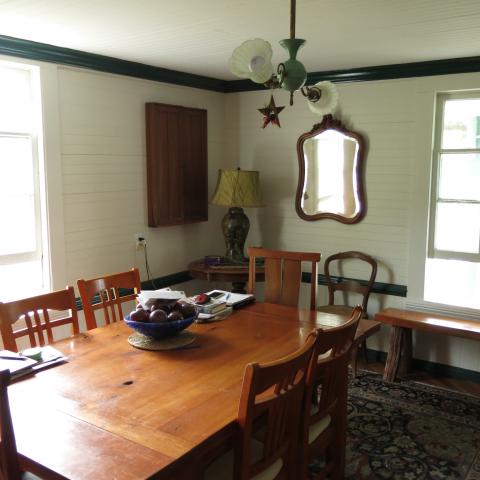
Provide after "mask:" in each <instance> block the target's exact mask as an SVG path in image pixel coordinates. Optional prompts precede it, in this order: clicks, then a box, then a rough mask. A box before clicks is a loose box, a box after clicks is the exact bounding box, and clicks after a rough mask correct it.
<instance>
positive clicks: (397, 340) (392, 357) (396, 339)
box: [383, 327, 403, 382]
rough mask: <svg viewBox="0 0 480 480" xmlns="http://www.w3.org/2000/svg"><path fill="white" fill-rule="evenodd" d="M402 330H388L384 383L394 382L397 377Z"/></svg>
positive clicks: (397, 328)
mask: <svg viewBox="0 0 480 480" xmlns="http://www.w3.org/2000/svg"><path fill="white" fill-rule="evenodd" d="M402 339H403V328H401V327H392V328H391V330H390V345H389V347H388V356H387V363H386V364H385V371H384V372H383V379H384V380H385V381H386V382H394V381H395V377H396V376H397V371H398V366H399V364H400V356H401V352H402Z"/></svg>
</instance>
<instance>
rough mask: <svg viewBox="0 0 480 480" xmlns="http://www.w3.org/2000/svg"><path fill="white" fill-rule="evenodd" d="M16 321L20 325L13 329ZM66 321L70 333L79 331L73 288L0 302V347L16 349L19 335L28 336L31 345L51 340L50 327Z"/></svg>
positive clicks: (53, 327) (51, 330)
mask: <svg viewBox="0 0 480 480" xmlns="http://www.w3.org/2000/svg"><path fill="white" fill-rule="evenodd" d="M67 310H68V313H66V311H67ZM54 312H57V313H54ZM58 312H62V313H61V314H59V313H58ZM58 315H61V316H60V317H58ZM17 322H18V323H19V324H21V326H20V327H19V328H17V329H15V330H14V325H15V324H16V323H17ZM68 324H71V326H72V333H73V334H77V333H79V332H80V330H79V327H78V317H77V307H76V302H75V292H74V290H73V287H67V288H66V289H65V290H57V291H55V292H50V293H45V294H43V295H37V296H35V297H30V298H22V299H20V300H15V301H12V302H6V303H1V302H0V332H1V335H2V341H3V347H4V348H5V349H7V350H12V351H14V352H18V346H17V339H18V338H21V337H28V340H29V342H30V346H31V347H37V346H40V347H41V346H43V345H45V344H46V343H52V342H53V341H54V337H53V330H54V329H55V328H57V327H60V326H62V325H68ZM45 337H46V338H45Z"/></svg>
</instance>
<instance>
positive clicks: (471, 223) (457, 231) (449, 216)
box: [435, 202, 480, 253]
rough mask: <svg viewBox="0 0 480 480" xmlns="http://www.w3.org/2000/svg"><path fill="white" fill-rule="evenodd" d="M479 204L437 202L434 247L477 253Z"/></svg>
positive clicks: (479, 224) (479, 219) (479, 230)
mask: <svg viewBox="0 0 480 480" xmlns="http://www.w3.org/2000/svg"><path fill="white" fill-rule="evenodd" d="M479 238H480V205H475V204H468V203H461V204H458V203H441V202H439V203H438V204H437V218H436V228H435V248H436V249H437V250H447V251H453V252H465V253H478V242H479Z"/></svg>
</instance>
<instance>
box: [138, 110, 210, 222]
mask: <svg viewBox="0 0 480 480" xmlns="http://www.w3.org/2000/svg"><path fill="white" fill-rule="evenodd" d="M206 120H207V112H206V110H199V109H191V108H184V107H177V106H174V105H163V104H158V103H147V104H146V130H147V191H148V225H149V226H150V227H158V226H163V225H180V224H184V223H192V222H201V221H205V220H207V219H208V199H207V195H208V193H207V191H208V184H207V181H208V172H207V168H208V163H207V127H206Z"/></svg>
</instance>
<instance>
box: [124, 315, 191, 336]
mask: <svg viewBox="0 0 480 480" xmlns="http://www.w3.org/2000/svg"><path fill="white" fill-rule="evenodd" d="M195 318H197V317H190V318H184V319H183V320H176V321H174V322H163V323H147V322H134V321H133V320H130V315H127V316H126V317H125V318H124V320H125V323H126V324H127V325H128V326H129V327H130V328H133V329H134V330H135V331H136V332H138V333H141V334H142V335H147V336H148V337H152V338H155V339H156V340H160V339H162V338H167V337H173V336H174V335H177V334H178V333H180V332H181V331H182V330H184V329H185V328H187V327H189V326H190V325H191V324H192V323H193V321H194V320H195Z"/></svg>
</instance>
